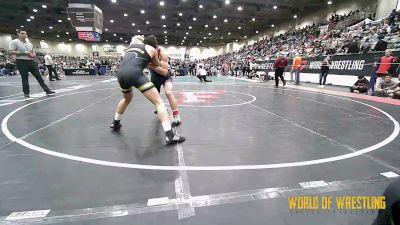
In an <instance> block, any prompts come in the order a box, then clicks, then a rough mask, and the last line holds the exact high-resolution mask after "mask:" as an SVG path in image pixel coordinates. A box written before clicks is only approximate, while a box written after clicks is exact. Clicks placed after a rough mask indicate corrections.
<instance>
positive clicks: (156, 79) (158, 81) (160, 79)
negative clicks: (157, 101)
mask: <svg viewBox="0 0 400 225" xmlns="http://www.w3.org/2000/svg"><path fill="white" fill-rule="evenodd" d="M167 81H171V82H172V74H171V72H168V74H167V76H161V75H159V74H157V73H156V72H154V71H151V82H152V83H153V84H154V87H156V88H157V91H158V92H160V90H161V86H163V85H164V84H165V82H167Z"/></svg>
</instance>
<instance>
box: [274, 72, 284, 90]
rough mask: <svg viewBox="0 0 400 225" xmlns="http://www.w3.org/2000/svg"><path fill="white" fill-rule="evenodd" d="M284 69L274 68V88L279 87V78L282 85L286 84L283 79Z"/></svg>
mask: <svg viewBox="0 0 400 225" xmlns="http://www.w3.org/2000/svg"><path fill="white" fill-rule="evenodd" d="M284 71H285V69H284V68H276V69H275V86H277V87H278V85H279V78H281V80H282V82H283V84H285V83H286V81H285V78H284V77H283V72H284Z"/></svg>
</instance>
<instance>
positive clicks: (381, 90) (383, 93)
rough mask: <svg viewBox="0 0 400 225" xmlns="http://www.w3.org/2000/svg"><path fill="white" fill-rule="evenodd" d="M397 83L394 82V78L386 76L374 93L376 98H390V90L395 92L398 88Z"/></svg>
mask: <svg viewBox="0 0 400 225" xmlns="http://www.w3.org/2000/svg"><path fill="white" fill-rule="evenodd" d="M396 85H397V84H396V83H395V82H394V81H392V77H391V76H390V75H386V76H385V79H384V80H383V81H381V82H380V83H379V84H378V87H377V88H376V90H375V92H374V96H378V97H389V94H390V92H388V91H389V90H393V89H395V88H396Z"/></svg>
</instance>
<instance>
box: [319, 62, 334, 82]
mask: <svg viewBox="0 0 400 225" xmlns="http://www.w3.org/2000/svg"><path fill="white" fill-rule="evenodd" d="M331 63H332V62H331V57H330V56H329V55H328V56H326V57H325V59H324V61H322V65H321V74H320V75H319V86H318V87H319V88H324V85H325V83H326V78H327V77H328V73H329V67H330V66H331ZM322 80H324V81H323V82H322Z"/></svg>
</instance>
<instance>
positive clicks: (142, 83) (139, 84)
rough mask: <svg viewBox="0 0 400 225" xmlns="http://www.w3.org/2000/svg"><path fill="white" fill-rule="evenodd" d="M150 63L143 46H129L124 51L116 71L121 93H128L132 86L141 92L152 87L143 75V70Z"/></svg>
mask: <svg viewBox="0 0 400 225" xmlns="http://www.w3.org/2000/svg"><path fill="white" fill-rule="evenodd" d="M150 62H151V57H150V56H149V54H148V53H147V51H146V48H145V45H144V44H131V45H130V46H129V47H128V49H127V50H126V53H125V56H124V57H123V59H122V62H121V65H120V67H119V69H118V73H117V77H118V82H119V85H120V86H121V89H122V92H124V93H129V92H130V91H131V90H132V86H133V87H135V88H137V89H138V90H139V91H141V92H145V91H147V90H149V89H151V88H153V87H154V85H153V83H151V82H150V81H149V79H147V77H146V76H145V75H144V74H143V69H144V68H146V67H147V65H148V64H149V63H150Z"/></svg>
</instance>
